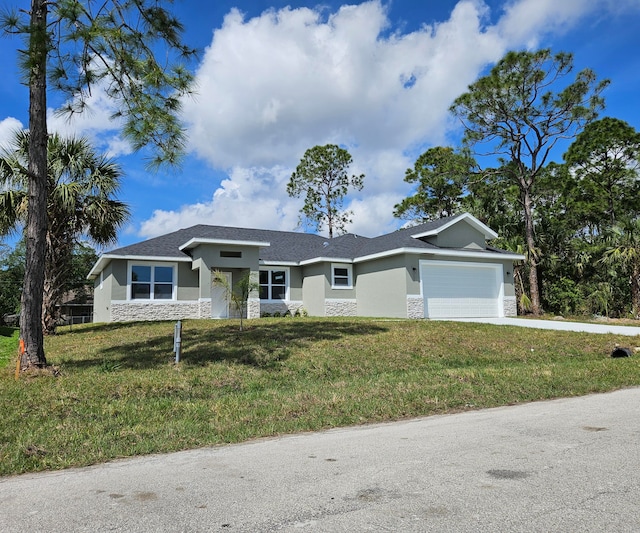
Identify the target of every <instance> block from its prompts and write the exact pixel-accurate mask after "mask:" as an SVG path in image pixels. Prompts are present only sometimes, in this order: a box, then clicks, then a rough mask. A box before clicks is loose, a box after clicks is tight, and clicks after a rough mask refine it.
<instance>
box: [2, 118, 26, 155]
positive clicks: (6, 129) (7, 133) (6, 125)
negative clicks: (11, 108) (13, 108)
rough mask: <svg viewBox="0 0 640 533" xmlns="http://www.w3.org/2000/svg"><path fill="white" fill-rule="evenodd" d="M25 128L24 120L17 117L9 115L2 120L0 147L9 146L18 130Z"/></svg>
mask: <svg viewBox="0 0 640 533" xmlns="http://www.w3.org/2000/svg"><path fill="white" fill-rule="evenodd" d="M22 129H24V126H23V125H22V122H20V121H19V120H18V119H17V118H13V117H7V118H5V119H4V120H1V121H0V148H2V149H4V148H7V149H8V148H9V146H10V144H11V142H12V141H13V136H14V134H15V133H16V132H17V131H20V130H22Z"/></svg>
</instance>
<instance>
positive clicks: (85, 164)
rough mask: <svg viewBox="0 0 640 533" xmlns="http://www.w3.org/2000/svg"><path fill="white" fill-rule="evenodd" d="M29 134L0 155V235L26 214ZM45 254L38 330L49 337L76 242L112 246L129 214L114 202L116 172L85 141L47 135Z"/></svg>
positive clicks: (22, 133) (118, 171)
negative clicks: (82, 241) (42, 330)
mask: <svg viewBox="0 0 640 533" xmlns="http://www.w3.org/2000/svg"><path fill="white" fill-rule="evenodd" d="M29 139H30V136H29V132H27V131H20V132H17V133H16V134H15V137H14V139H13V143H12V146H10V147H9V148H8V149H5V150H4V151H3V152H2V153H1V154H0V190H1V192H0V234H2V235H7V234H10V233H12V232H15V231H17V230H18V228H19V226H20V225H21V224H22V223H23V222H24V221H25V219H26V214H27V202H28V195H27V178H28V170H27V160H28V149H29ZM47 153H48V157H47V179H48V187H47V218H48V222H47V234H46V243H47V254H46V261H45V279H44V293H43V311H42V325H43V329H44V331H45V333H55V328H56V324H57V321H58V316H57V312H56V306H57V305H58V304H59V303H60V301H61V298H62V296H63V295H64V293H65V291H66V281H67V280H66V278H67V276H68V273H69V270H70V262H71V257H72V254H73V248H74V246H75V245H76V243H78V241H79V239H80V238H81V237H87V238H89V239H90V240H91V241H92V242H93V243H94V244H97V245H105V244H109V243H112V242H115V240H116V235H117V231H118V229H119V228H120V227H121V226H122V225H123V224H124V222H125V221H126V220H127V219H128V217H129V208H128V207H127V205H126V204H124V203H123V202H121V201H119V200H116V199H115V198H114V195H115V194H116V193H117V192H118V190H119V189H120V178H121V177H122V171H121V169H120V167H119V166H118V165H117V164H116V163H115V162H113V161H112V160H109V159H108V158H107V157H105V156H104V155H99V154H97V153H96V152H95V150H94V149H93V147H92V146H91V144H90V143H89V141H88V140H87V139H85V138H74V137H69V138H63V137H61V136H60V135H57V134H53V135H50V136H49V138H48V146H47Z"/></svg>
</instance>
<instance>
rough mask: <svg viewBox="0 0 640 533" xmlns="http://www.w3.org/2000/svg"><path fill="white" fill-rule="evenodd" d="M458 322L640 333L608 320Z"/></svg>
mask: <svg viewBox="0 0 640 533" xmlns="http://www.w3.org/2000/svg"><path fill="white" fill-rule="evenodd" d="M455 321H456V322H478V323H483V324H495V325H498V326H519V327H522V328H536V329H553V330H557V331H581V332H585V333H603V334H606V333H612V334H615V335H623V336H628V337H636V336H638V335H640V327H635V326H616V325H613V324H608V323H606V322H602V323H597V324H587V323H583V322H569V321H567V320H536V319H530V318H516V317H505V318H456V319H455Z"/></svg>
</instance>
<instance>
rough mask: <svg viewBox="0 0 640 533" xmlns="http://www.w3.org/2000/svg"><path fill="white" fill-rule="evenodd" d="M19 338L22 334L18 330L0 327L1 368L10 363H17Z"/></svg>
mask: <svg viewBox="0 0 640 533" xmlns="http://www.w3.org/2000/svg"><path fill="white" fill-rule="evenodd" d="M19 336H20V332H19V330H18V329H17V328H7V327H5V326H0V368H4V367H5V366H7V365H8V364H9V361H12V360H13V361H15V357H16V355H17V354H18V339H19Z"/></svg>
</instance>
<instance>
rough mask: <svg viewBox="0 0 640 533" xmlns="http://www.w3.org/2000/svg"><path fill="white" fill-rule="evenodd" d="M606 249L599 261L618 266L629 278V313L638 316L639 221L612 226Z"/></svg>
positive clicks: (639, 301) (639, 295)
mask: <svg viewBox="0 0 640 533" xmlns="http://www.w3.org/2000/svg"><path fill="white" fill-rule="evenodd" d="M606 241H607V243H608V246H607V249H606V251H605V252H604V255H603V256H602V259H601V261H602V262H603V263H604V264H608V265H614V266H618V267H620V268H621V269H622V271H623V272H625V273H626V274H627V275H628V276H629V284H630V286H631V312H632V313H633V316H634V318H638V317H639V315H640V219H638V218H636V219H635V220H631V221H628V222H626V223H625V224H624V225H622V226H614V227H613V228H611V229H610V230H609V232H607V235H606Z"/></svg>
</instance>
